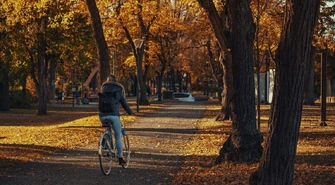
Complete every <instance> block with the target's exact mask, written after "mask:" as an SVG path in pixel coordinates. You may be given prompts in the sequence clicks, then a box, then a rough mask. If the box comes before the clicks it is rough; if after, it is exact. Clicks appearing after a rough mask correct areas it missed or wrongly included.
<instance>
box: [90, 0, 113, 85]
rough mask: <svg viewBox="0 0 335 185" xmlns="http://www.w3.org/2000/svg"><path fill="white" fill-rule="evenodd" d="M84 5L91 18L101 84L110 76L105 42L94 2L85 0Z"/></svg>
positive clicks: (93, 0)
mask: <svg viewBox="0 0 335 185" xmlns="http://www.w3.org/2000/svg"><path fill="white" fill-rule="evenodd" d="M86 5H87V8H88V11H89V13H90V16H91V22H92V27H93V30H94V38H95V42H96V45H97V53H98V58H99V63H100V84H102V83H103V82H104V81H105V80H107V77H108V76H109V74H110V64H109V52H108V47H107V43H106V40H105V36H104V32H103V29H102V23H101V19H100V14H99V10H98V8H97V5H96V3H95V0H86Z"/></svg>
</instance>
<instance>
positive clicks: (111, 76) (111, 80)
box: [107, 74, 116, 82]
mask: <svg viewBox="0 0 335 185" xmlns="http://www.w3.org/2000/svg"><path fill="white" fill-rule="evenodd" d="M107 81H109V82H116V76H115V75H113V74H110V75H109V76H108V78H107Z"/></svg>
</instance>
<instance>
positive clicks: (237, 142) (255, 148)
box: [198, 0, 263, 164]
mask: <svg viewBox="0 0 335 185" xmlns="http://www.w3.org/2000/svg"><path fill="white" fill-rule="evenodd" d="M198 2H199V3H200V5H201V6H202V7H203V8H204V9H205V11H206V12H207V15H208V18H209V19H210V21H211V24H212V26H213V30H214V32H215V35H216V37H217V39H218V42H219V44H220V47H221V49H222V51H223V52H224V57H223V58H224V60H225V62H227V63H226V65H225V68H226V69H228V70H229V68H227V67H229V65H231V69H232V76H233V78H232V84H233V87H232V88H233V89H232V90H233V92H234V94H233V97H234V98H232V100H231V110H232V132H231V135H230V137H229V138H228V140H227V141H226V142H225V143H224V144H223V147H222V148H221V150H220V154H219V156H218V157H217V159H216V164H218V163H221V162H222V161H225V160H232V161H240V162H247V161H257V160H259V159H260V157H261V153H262V146H261V143H262V141H263V138H262V136H261V135H260V133H259V131H258V130H257V129H256V122H255V91H254V77H253V57H252V56H253V39H254V32H255V25H254V22H253V19H252V13H251V10H250V1H249V0H239V1H226V2H225V4H226V6H227V7H220V8H221V9H222V10H225V12H222V13H221V14H220V15H219V13H218V12H217V10H216V8H215V6H214V3H213V1H205V0H198ZM220 16H221V17H220ZM226 24H228V25H229V27H228V29H227V28H226V29H225V25H226ZM225 31H226V32H225ZM227 31H229V32H228V33H227ZM230 49H231V53H230V52H229V50H230ZM230 62H231V63H230ZM227 64H228V65H227ZM225 74H226V75H230V74H229V73H227V72H226V73H225ZM228 83H229V82H228ZM230 83H231V82H230Z"/></svg>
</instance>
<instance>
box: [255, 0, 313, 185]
mask: <svg viewBox="0 0 335 185" xmlns="http://www.w3.org/2000/svg"><path fill="white" fill-rule="evenodd" d="M319 5H320V1H319V0H289V1H286V10H285V20H284V24H283V28H282V34H281V39H280V43H279V47H278V51H277V56H276V65H277V66H276V77H275V88H274V99H273V102H272V107H271V108H272V109H271V115H270V120H269V125H270V127H269V133H268V137H267V139H266V145H265V150H264V153H263V156H262V159H261V162H260V165H259V169H258V171H256V172H255V173H253V175H252V176H251V178H250V184H258V185H269V184H271V185H291V184H293V172H294V161H295V157H296V149H297V141H298V135H299V128H300V121H301V114H302V105H303V90H304V80H305V77H306V64H307V61H308V60H309V57H310V52H311V44H312V36H313V30H314V25H315V21H316V18H317V14H318V11H319Z"/></svg>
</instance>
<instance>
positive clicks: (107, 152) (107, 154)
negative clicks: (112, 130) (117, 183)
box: [99, 132, 113, 175]
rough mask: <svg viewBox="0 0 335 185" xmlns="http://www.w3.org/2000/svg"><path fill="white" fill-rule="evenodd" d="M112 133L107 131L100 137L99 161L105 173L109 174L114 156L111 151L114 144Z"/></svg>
mask: <svg viewBox="0 0 335 185" xmlns="http://www.w3.org/2000/svg"><path fill="white" fill-rule="evenodd" d="M110 142H111V139H110V135H109V134H108V133H107V132H105V133H103V134H102V135H101V137H100V143H99V162H100V168H101V171H102V173H103V174H104V175H109V173H110V172H111V169H112V162H113V156H112V152H111V148H112V144H111V143H110Z"/></svg>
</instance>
